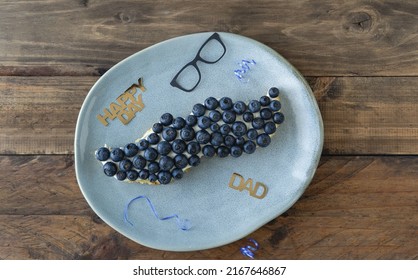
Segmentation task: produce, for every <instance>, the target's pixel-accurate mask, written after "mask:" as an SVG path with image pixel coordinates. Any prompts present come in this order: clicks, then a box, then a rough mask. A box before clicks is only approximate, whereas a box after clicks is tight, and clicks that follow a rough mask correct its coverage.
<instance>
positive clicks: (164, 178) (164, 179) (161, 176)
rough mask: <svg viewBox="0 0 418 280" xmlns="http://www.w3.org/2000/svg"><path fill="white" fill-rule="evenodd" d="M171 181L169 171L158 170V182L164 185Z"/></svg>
mask: <svg viewBox="0 0 418 280" xmlns="http://www.w3.org/2000/svg"><path fill="white" fill-rule="evenodd" d="M170 181H171V173H170V172H168V171H160V172H158V182H160V183H161V184H163V185H167V184H168V183H170Z"/></svg>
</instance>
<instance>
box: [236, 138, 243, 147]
mask: <svg viewBox="0 0 418 280" xmlns="http://www.w3.org/2000/svg"><path fill="white" fill-rule="evenodd" d="M244 143H245V138H244V137H237V140H236V141H235V144H236V145H238V146H242V145H244Z"/></svg>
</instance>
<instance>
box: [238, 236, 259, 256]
mask: <svg viewBox="0 0 418 280" xmlns="http://www.w3.org/2000/svg"><path fill="white" fill-rule="evenodd" d="M248 240H249V241H251V242H252V243H254V246H255V248H254V247H252V246H250V245H247V246H245V247H241V249H240V251H241V254H243V255H244V256H246V257H249V258H251V259H254V252H255V251H257V250H258V248H259V246H258V243H257V241H255V240H254V239H252V238H250V239H248Z"/></svg>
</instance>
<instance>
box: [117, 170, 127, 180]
mask: <svg viewBox="0 0 418 280" xmlns="http://www.w3.org/2000/svg"><path fill="white" fill-rule="evenodd" d="M126 176H127V175H126V172H125V171H121V170H119V171H118V172H117V173H116V179H118V180H119V181H123V180H125V179H126Z"/></svg>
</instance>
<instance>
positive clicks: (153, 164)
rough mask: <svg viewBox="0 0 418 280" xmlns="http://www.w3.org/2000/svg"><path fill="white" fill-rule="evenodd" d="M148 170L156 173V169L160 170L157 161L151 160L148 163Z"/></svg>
mask: <svg viewBox="0 0 418 280" xmlns="http://www.w3.org/2000/svg"><path fill="white" fill-rule="evenodd" d="M148 171H149V172H150V173H157V172H158V171H160V165H159V164H158V162H155V161H151V162H150V163H148Z"/></svg>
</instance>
